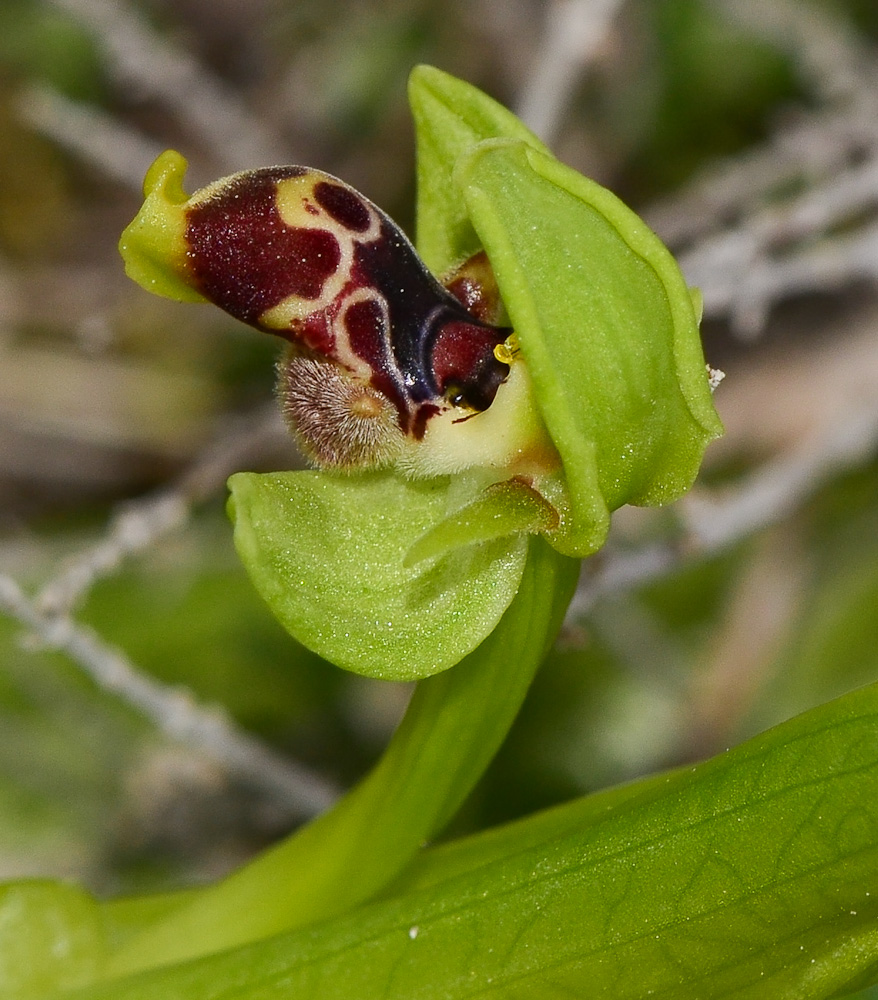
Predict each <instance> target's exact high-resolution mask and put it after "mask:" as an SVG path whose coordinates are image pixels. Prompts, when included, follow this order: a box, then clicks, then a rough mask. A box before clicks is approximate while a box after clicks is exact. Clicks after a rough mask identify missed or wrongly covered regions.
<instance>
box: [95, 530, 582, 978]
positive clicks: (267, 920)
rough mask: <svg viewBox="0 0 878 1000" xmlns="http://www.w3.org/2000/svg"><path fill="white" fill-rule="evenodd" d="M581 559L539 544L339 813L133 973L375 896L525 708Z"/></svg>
mask: <svg viewBox="0 0 878 1000" xmlns="http://www.w3.org/2000/svg"><path fill="white" fill-rule="evenodd" d="M578 565H579V564H578V562H577V561H575V560H572V559H568V558H566V557H564V556H561V555H559V554H558V553H557V552H555V551H554V550H553V549H551V548H550V547H549V546H548V545H547V544H546V543H545V542H543V541H542V540H541V539H540V538H533V539H532V540H531V542H530V548H529V552H528V559H527V564H526V567H525V571H524V576H523V578H522V582H521V586H520V588H519V591H518V594H517V595H516V597H515V599H514V600H513V602H512V604H511V605H510V606H509V609H508V610H507V611H506V613H505V614H504V616H503V618H502V619H501V620H500V623H499V624H498V626H497V628H496V629H495V630H494V632H493V633H492V634H491V635H490V636H489V637H488V638H487V639H485V641H484V642H483V643H482V644H481V645H480V646H479V647H478V648H477V649H476V650H475V651H474V652H472V653H470V655H469V656H467V657H465V658H464V659H463V660H462V661H461V662H460V663H459V664H457V666H455V667H453V668H452V669H450V670H447V671H445V672H444V673H442V674H438V675H436V676H435V677H430V678H428V679H427V680H423V681H421V682H420V683H419V684H418V686H417V688H416V690H415V693H414V696H413V697H412V701H411V704H410V705H409V708H408V711H407V712H406V715H405V718H404V719H403V721H402V722H401V723H400V726H399V728H398V729H397V731H396V733H395V734H394V736H393V739H392V740H391V742H390V744H389V746H388V748H387V750H386V751H385V753H384V756H383V757H382V758H381V760H380V761H379V762H378V764H377V765H376V767H375V768H374V770H373V771H372V772H371V773H370V774H369V775H368V776H367V777H366V778H365V779H364V780H363V781H362V782H361V783H360V784H359V785H357V786H356V787H355V788H354V789H353V790H352V791H351V792H349V793H348V794H347V795H345V796H344V797H343V798H342V799H340V800H339V802H338V803H336V805H335V806H333V807H332V808H331V809H330V810H328V811H327V812H326V813H324V814H323V815H322V816H319V817H318V818H317V819H316V820H314V821H313V822H311V823H309V824H308V825H307V826H305V827H303V828H301V829H300V830H297V831H296V832H295V833H294V834H292V835H291V836H290V837H289V838H287V839H286V840H285V841H282V842H281V843H280V844H278V845H277V846H275V847H273V848H271V849H269V850H268V851H267V852H265V853H264V854H262V855H261V856H260V857H258V858H257V859H256V860H255V861H253V862H251V863H250V864H248V865H246V866H245V867H244V868H242V869H240V870H239V871H238V872H236V873H234V874H233V875H231V876H230V877H229V878H227V879H226V880H225V881H224V882H221V883H220V884H219V885H217V886H216V887H214V888H212V889H209V890H207V891H205V892H203V893H199V895H198V897H197V899H196V900H194V901H193V902H192V903H190V904H188V905H185V906H183V907H182V908H181V909H180V910H177V911H175V912H174V913H172V914H171V915H170V916H168V917H167V918H165V919H164V920H162V921H161V922H160V923H158V924H157V925H155V926H153V927H150V928H148V929H147V930H145V931H144V932H143V933H142V934H141V935H139V936H138V937H137V938H135V939H134V940H133V941H131V942H130V943H129V944H128V945H127V946H125V947H124V948H123V949H121V950H120V952H119V953H118V954H117V955H115V956H114V957H113V958H112V959H111V960H110V962H109V967H108V974H109V975H111V976H119V975H125V974H128V973H133V972H136V971H140V970H142V969H147V968H151V967H155V966H159V965H165V964H169V963H172V962H180V961H185V960H187V959H190V958H195V957H196V956H200V955H206V954H210V953H212V952H216V951H221V950H223V949H226V948H231V947H234V946H236V945H241V944H245V943H247V942H250V941H255V940H258V939H260V938H264V937H267V936H269V935H271V934H276V933H279V932H281V931H285V930H290V929H292V928H295V927H301V926H303V925H305V924H309V923H313V922H316V921H319V920H324V919H326V918H329V917H332V916H335V915H337V914H339V913H341V912H344V911H346V910H349V909H351V908H352V907H354V906H356V905H357V904H359V903H361V902H364V901H365V900H367V899H369V898H370V897H371V896H373V895H375V893H376V892H378V891H379V890H380V889H381V888H382V887H383V886H385V885H386V884H387V883H388V882H389V881H390V880H391V879H392V878H394V877H395V876H396V875H397V874H398V873H399V872H400V871H401V870H402V868H403V867H404V866H405V865H406V864H408V862H409V861H410V860H411V859H412V857H413V856H414V855H415V854H416V853H417V851H418V849H419V848H420V847H421V846H422V845H423V844H424V842H425V841H426V840H428V839H429V838H430V837H432V836H435V834H436V833H437V832H438V831H439V830H440V829H441V828H442V827H443V826H444V825H445V823H447V822H448V820H449V819H450V818H451V817H452V815H453V814H454V813H455V812H456V810H457V809H458V808H459V806H460V805H461V803H462V802H463V800H464V798H465V797H466V796H467V795H468V794H469V792H470V791H471V790H472V788H473V786H474V785H475V783H476V782H477V781H478V779H479V777H480V776H481V775H482V773H483V772H484V770H485V768H486V767H487V766H488V764H489V762H490V761H491V759H492V757H493V756H494V754H495V753H496V751H497V749H498V747H499V746H500V744H501V742H502V741H503V739H504V737H505V736H506V733H507V732H508V730H509V727H510V726H511V725H512V722H513V720H514V719H515V717H516V715H517V714H518V710H519V708H520V706H521V703H522V701H523V700H524V696H525V694H526V693H527V690H528V687H529V686H530V682H531V680H532V678H533V675H534V673H535V671H536V669H537V667H538V666H539V663H540V661H541V660H542V658H543V655H544V654H545V652H546V649H547V647H548V645H549V643H550V642H551V641H552V639H554V637H555V634H556V632H557V630H558V628H559V627H560V624H561V620H562V618H563V614H564V611H565V609H566V607H567V604H568V602H569V600H570V597H571V595H572V593H573V589H574V587H575V585H576V578H577V572H578Z"/></svg>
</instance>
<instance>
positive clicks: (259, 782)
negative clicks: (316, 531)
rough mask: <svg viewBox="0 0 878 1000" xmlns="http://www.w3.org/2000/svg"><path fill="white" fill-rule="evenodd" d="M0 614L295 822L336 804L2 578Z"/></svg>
mask: <svg viewBox="0 0 878 1000" xmlns="http://www.w3.org/2000/svg"><path fill="white" fill-rule="evenodd" d="M0 611H3V612H5V613H6V614H7V615H9V616H10V617H12V618H13V619H15V620H16V621H18V622H19V623H20V624H21V625H23V626H25V628H27V629H28V630H29V631H30V632H32V633H33V634H34V635H36V637H37V638H38V639H39V640H40V641H41V642H42V643H43V644H44V645H45V646H47V647H49V648H51V649H56V650H59V651H61V652H63V653H66V655H67V656H68V657H69V658H70V659H71V661H72V662H73V663H75V664H76V665H77V666H78V667H79V668H80V669H81V670H82V671H83V672H84V673H85V674H87V675H88V676H89V677H90V678H91V679H92V681H93V682H94V683H95V684H96V685H97V686H98V687H99V688H101V689H102V690H105V691H108V692H110V693H112V694H115V695H117V696H118V697H120V698H121V699H122V700H123V701H124V702H125V703H126V704H128V705H130V706H131V707H132V708H134V709H136V710H137V711H138V712H139V713H140V714H142V715H143V716H144V717H145V718H147V719H149V720H150V722H152V723H153V725H154V726H155V727H156V729H157V730H158V731H159V732H161V733H163V734H164V735H165V736H166V737H168V738H169V739H171V740H174V741H177V742H179V743H182V744H185V745H187V746H189V747H191V748H192V749H194V750H197V751H198V752H199V753H202V754H204V755H205V756H207V757H209V758H210V759H212V760H213V761H214V762H216V763H217V764H219V765H220V766H221V767H222V768H223V769H224V770H225V771H226V772H227V773H229V774H232V775H235V776H237V777H239V778H241V779H244V780H245V781H246V782H247V783H248V784H249V785H251V786H252V787H253V788H256V789H259V790H260V791H262V792H263V793H264V794H266V795H267V796H269V797H270V800H271V802H272V803H273V804H274V805H276V806H277V807H279V808H281V809H283V810H284V811H285V812H286V813H287V814H288V815H289V817H290V818H291V819H292V818H300V817H304V816H310V815H313V814H315V813H317V812H319V811H321V810H322V809H325V808H326V807H327V806H328V805H330V804H331V803H332V802H333V801H334V799H335V798H336V797H337V794H338V792H337V789H336V788H335V787H334V786H332V785H331V784H330V783H329V782H327V781H326V780H325V779H323V778H321V777H320V776H318V775H316V774H313V773H312V772H310V771H308V770H307V769H305V768H303V767H302V766H301V765H299V764H296V763H295V762H293V761H290V760H287V759H284V758H281V757H279V756H278V755H277V754H275V753H274V752H272V751H271V750H269V749H268V747H266V746H265V745H264V744H263V743H261V742H260V741H259V740H257V739H255V738H254V737H252V736H251V735H250V734H249V733H246V732H245V731H244V730H242V729H240V728H239V727H238V726H237V725H236V724H235V723H234V722H233V721H232V720H231V719H230V718H229V716H228V715H227V714H226V713H225V712H224V711H223V710H222V709H220V708H217V707H206V706H204V705H201V704H199V703H198V702H197V701H196V700H195V698H194V697H193V696H192V695H191V693H190V692H188V691H186V690H184V689H182V688H179V687H169V686H167V685H164V684H161V683H160V682H158V681H156V680H155V679H153V678H151V677H149V676H148V675H146V674H145V673H143V672H142V671H140V670H138V669H137V667H136V666H135V665H134V664H133V663H132V662H131V661H130V660H129V659H128V657H126V656H125V654H124V653H122V652H121V651H120V650H118V649H116V648H114V647H113V646H111V645H109V644H108V643H106V642H105V641H104V640H103V639H102V638H101V637H100V636H99V635H98V634H97V633H96V632H95V631H94V630H93V629H91V628H90V627H89V626H87V625H84V624H82V623H77V622H75V621H74V620H73V619H71V618H70V617H68V616H66V615H52V614H47V613H46V612H45V611H43V610H41V609H40V608H39V607H38V606H37V604H36V603H35V602H34V601H31V600H29V599H28V597H27V596H26V595H25V594H24V592H23V591H22V590H21V588H20V587H19V586H18V584H17V583H16V582H15V581H14V580H13V579H12V578H11V577H9V576H6V575H0Z"/></svg>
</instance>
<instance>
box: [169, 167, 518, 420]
mask: <svg viewBox="0 0 878 1000" xmlns="http://www.w3.org/2000/svg"><path fill="white" fill-rule="evenodd" d="M185 240H186V248H187V249H186V257H187V262H188V268H189V271H190V275H191V280H192V282H193V284H194V285H195V286H196V287H197V289H198V290H199V291H200V292H201V294H203V295H204V297H205V298H207V299H208V300H210V301H211V302H213V303H215V304H216V305H218V306H220V307H221V308H222V309H224V310H225V311H226V312H228V313H229V314H230V315H232V316H234V317H235V318H237V319H240V320H242V321H243V322H245V323H248V324H250V325H252V326H255V327H257V328H259V329H262V330H265V331H267V332H270V333H273V334H276V335H277V336H280V337H283V338H285V339H286V340H288V341H290V342H291V343H292V344H293V345H295V346H296V347H298V348H300V349H301V350H304V351H306V352H307V353H308V354H309V355H310V356H312V357H317V358H322V359H324V360H325V361H327V362H332V363H334V364H336V365H338V366H340V367H341V368H342V370H343V371H345V372H346V373H347V375H348V376H349V377H350V378H352V379H354V380H355V381H359V382H360V383H361V384H363V385H368V386H369V387H371V388H372V389H374V390H375V391H377V392H379V393H381V394H382V395H383V396H384V397H385V398H386V399H387V400H388V401H389V402H390V403H391V404H392V406H393V407H394V409H395V411H396V414H397V422H398V425H399V428H400V430H401V431H402V432H403V433H405V434H408V435H410V436H412V437H414V438H416V439H420V438H421V437H423V434H424V433H425V430H426V427H427V425H428V422H429V420H430V418H431V417H432V416H434V415H436V414H437V413H439V412H442V411H444V410H447V409H448V408H449V407H452V406H457V407H464V408H466V409H467V410H469V411H473V412H479V411H482V410H485V409H487V408H488V407H489V406H490V405H491V403H492V402H493V399H494V396H495V395H496V392H497V389H498V388H499V386H500V385H501V384H502V383H503V381H504V380H505V379H506V377H507V376H508V373H509V367H508V365H506V364H505V363H504V362H502V361H500V360H498V359H497V357H496V356H495V348H496V347H497V345H498V344H502V343H503V342H504V341H505V340H506V339H507V338H508V336H509V334H510V332H511V331H510V330H509V329H507V328H505V327H501V326H495V325H493V324H492V323H490V322H488V320H487V318H486V316H487V314H488V313H489V312H491V311H496V301H497V296H496V291H495V290H494V289H488V288H487V287H486V285H487V283H486V281H485V278H484V275H485V271H486V269H485V261H484V256H483V255H482V260H481V261H480V263H479V266H478V269H475V270H474V271H473V274H472V275H464V276H463V277H462V276H461V274H460V273H458V272H456V273H455V275H454V276H453V279H452V281H453V285H452V287H453V289H454V291H455V292H456V293H458V295H460V296H461V297H460V298H459V297H457V296H456V295H455V294H452V292H451V291H449V290H448V289H446V288H445V287H443V285H442V284H441V283H440V282H439V281H438V280H437V279H436V278H435V277H433V275H432V274H430V272H429V271H428V270H427V268H426V266H425V265H424V264H423V262H422V261H421V260H420V258H419V257H418V255H417V253H416V251H415V249H414V247H413V246H412V244H411V243H410V242H409V240H408V239H407V238H406V236H405V234H404V233H403V232H402V231H401V230H400V228H399V227H398V226H397V225H396V223H395V222H393V220H392V219H390V218H389V217H388V216H387V215H386V214H385V213H384V212H382V211H381V210H380V209H379V208H377V207H376V206H375V205H374V204H373V203H372V202H370V201H369V200H368V199H367V198H365V197H364V196H363V195H361V194H360V193H359V192H357V191H355V190H354V189H353V188H352V187H350V186H349V185H347V184H345V183H344V182H343V181H340V180H338V179H337V178H335V177H332V176H330V175H328V174H324V173H322V172H320V171H316V170H311V169H309V168H306V167H298V166H289V167H270V168H265V169H261V170H253V171H247V172H244V173H241V174H236V175H234V176H232V177H230V178H227V179H226V180H225V181H219V182H217V183H216V184H213V185H211V186H210V188H208V189H206V190H205V192H204V194H203V196H201V197H199V196H196V197H195V198H194V199H193V200H192V202H191V203H190V204H189V205H188V207H187V209H186V230H185ZM482 289H484V291H483V290H482ZM461 299H462V300H461ZM310 377H311V374H310V373H309V378H310Z"/></svg>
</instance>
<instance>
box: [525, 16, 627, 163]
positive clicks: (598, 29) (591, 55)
mask: <svg viewBox="0 0 878 1000" xmlns="http://www.w3.org/2000/svg"><path fill="white" fill-rule="evenodd" d="M622 3H623V0H553V2H552V3H551V4H549V6H548V9H547V11H546V28H545V32H544V34H543V37H542V41H541V44H540V47H539V49H538V50H537V52H536V55H535V56H534V60H533V66H532V68H531V71H530V73H529V74H528V77H527V79H526V80H525V82H524V85H523V87H522V92H521V97H520V99H519V102H518V111H517V113H518V116H519V118H521V120H522V121H523V122H524V123H525V125H527V126H528V127H529V128H531V129H532V130H533V131H534V132H535V133H536V134H537V135H538V136H539V137H540V138H541V139H542V140H543V141H544V142H546V143H547V144H549V145H552V143H553V142H554V141H555V140H556V139H557V136H558V132H559V130H560V128H561V123H562V121H563V117H564V114H565V112H566V111H567V108H568V106H569V104H570V101H571V98H572V96H573V93H574V91H575V90H576V87H577V86H578V85H579V82H580V81H581V79H582V76H583V74H584V72H585V70H586V69H587V67H588V66H589V64H590V63H591V62H592V61H593V60H594V59H595V57H596V55H597V53H598V51H599V50H600V47H601V46H602V45H603V43H604V41H605V39H606V37H607V35H608V33H609V31H610V27H611V25H612V22H613V19H614V18H615V16H616V14H617V13H618V11H619V8H620V7H621V6H622Z"/></svg>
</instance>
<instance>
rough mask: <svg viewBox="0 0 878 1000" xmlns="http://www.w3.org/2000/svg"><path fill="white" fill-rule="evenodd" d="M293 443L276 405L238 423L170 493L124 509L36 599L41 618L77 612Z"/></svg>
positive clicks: (166, 490) (177, 482)
mask: <svg viewBox="0 0 878 1000" xmlns="http://www.w3.org/2000/svg"><path fill="white" fill-rule="evenodd" d="M288 443H289V435H288V433H287V431H286V428H285V427H284V425H283V422H282V420H281V418H280V415H279V414H278V411H277V407H276V406H274V405H273V404H272V405H271V406H270V407H266V408H260V409H259V410H257V411H256V412H254V413H253V414H251V415H250V416H249V417H242V418H239V419H238V420H237V421H235V422H234V425H233V426H231V427H228V428H226V431H225V433H223V434H221V435H220V436H219V437H218V438H217V440H216V441H215V442H214V443H213V444H212V445H210V446H209V447H207V448H205V449H204V450H203V451H202V452H201V454H200V455H199V456H198V457H197V458H196V460H195V461H194V462H193V464H192V465H191V466H190V467H189V469H187V470H186V472H184V473H183V475H182V476H180V477H179V479H178V480H177V481H176V482H174V483H172V484H171V485H170V487H168V488H167V489H164V490H162V491H160V492H158V493H155V494H151V495H149V496H146V497H143V498H141V499H139V500H133V501H129V502H128V503H126V504H125V505H123V506H122V507H120V508H119V510H118V511H117V512H116V513H115V514H114V516H113V517H112V518H111V520H110V524H109V527H108V529H107V532H106V534H105V535H104V537H102V538H101V539H100V540H99V541H98V542H97V543H96V544H95V545H93V546H92V547H90V548H89V549H87V550H86V551H84V552H82V553H80V554H79V555H78V556H77V557H76V558H75V559H73V560H71V561H70V562H68V563H67V564H66V565H65V566H64V568H63V569H62V570H61V571H60V572H59V573H58V574H57V575H56V576H55V577H54V578H53V579H51V580H49V581H48V582H47V583H46V584H45V585H44V586H43V588H42V589H41V591H40V593H39V596H38V597H37V607H38V608H39V610H40V612H41V613H43V614H47V615H54V616H57V615H63V614H67V613H69V612H70V611H72V609H73V608H74V607H75V605H76V604H77V602H79V601H80V600H82V599H83V598H84V597H85V595H86V594H87V593H88V591H89V590H90V589H91V587H92V586H93V585H94V584H95V583H96V582H97V581H98V580H100V579H102V578H104V577H106V576H108V575H110V574H111V573H114V572H115V571H116V570H117V569H118V568H119V567H120V566H121V565H122V563H123V562H124V560H125V559H126V558H128V557H129V556H132V555H137V554H139V553H142V552H145V551H147V550H148V549H150V548H151V547H152V546H153V545H155V543H156V542H158V541H159V540H160V539H161V538H163V537H165V536H166V535H168V534H171V533H172V532H174V531H178V530H179V529H181V528H182V527H183V526H184V525H185V524H186V523H187V521H188V519H189V514H190V511H191V508H192V505H193V504H195V503H198V502H201V501H204V500H206V499H208V498H210V497H212V496H215V495H216V493H217V492H218V491H219V490H220V489H221V488H222V487H223V486H224V484H225V481H226V480H227V479H228V477H229V476H230V475H231V474H232V473H233V472H236V471H238V470H239V469H241V468H244V467H245V466H247V465H248V464H251V463H252V462H253V460H254V458H257V457H258V456H260V455H265V454H267V453H270V452H272V451H279V450H280V449H281V448H282V447H285V446H288Z"/></svg>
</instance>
